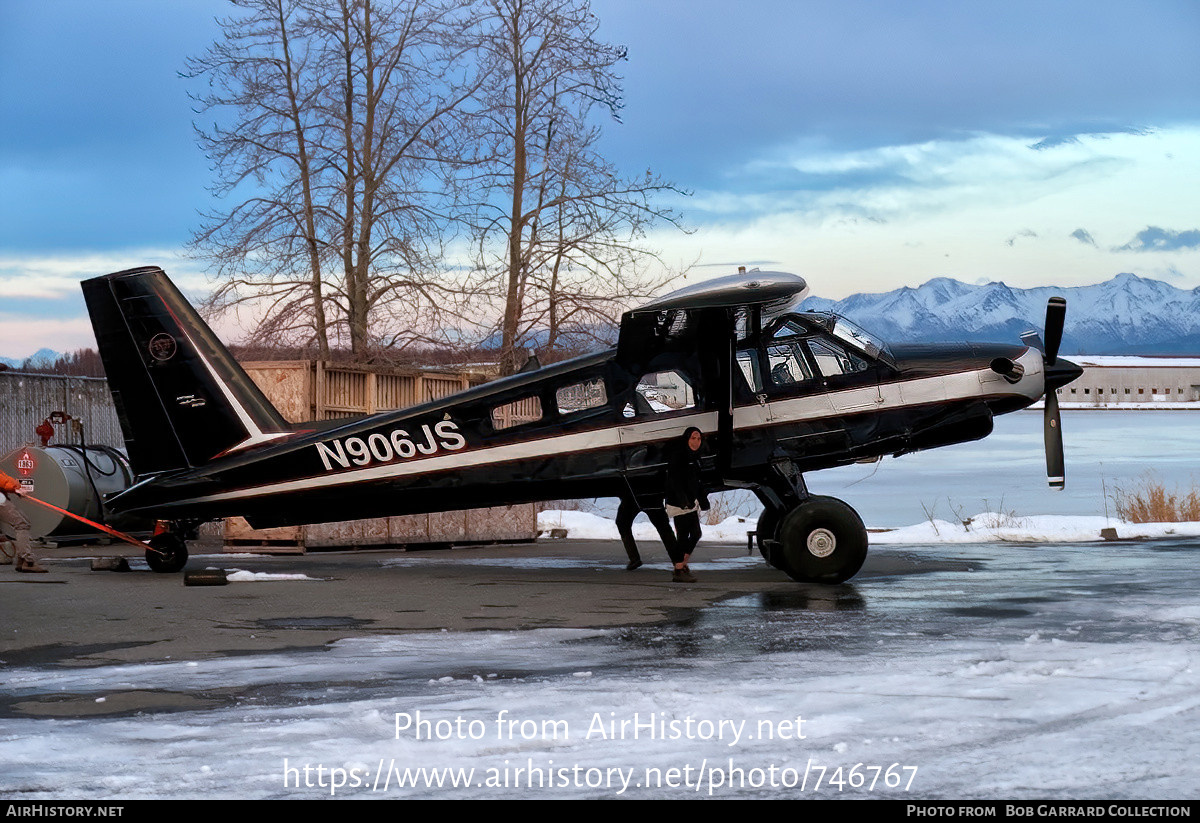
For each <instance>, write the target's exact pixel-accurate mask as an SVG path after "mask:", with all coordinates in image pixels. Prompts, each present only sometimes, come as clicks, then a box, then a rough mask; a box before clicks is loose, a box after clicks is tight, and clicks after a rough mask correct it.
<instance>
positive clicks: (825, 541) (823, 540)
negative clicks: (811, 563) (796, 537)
mask: <svg viewBox="0 0 1200 823" xmlns="http://www.w3.org/2000/svg"><path fill="white" fill-rule="evenodd" d="M806 546H807V548H808V552H809V554H811V555H813V556H814V557H828V556H829V555H831V554H833V550H834V549H836V548H837V538H836V537H834V535H833V532H831V531H830V530H829V529H813V530H812V531H811V532H809V534H808V540H807V541H806Z"/></svg>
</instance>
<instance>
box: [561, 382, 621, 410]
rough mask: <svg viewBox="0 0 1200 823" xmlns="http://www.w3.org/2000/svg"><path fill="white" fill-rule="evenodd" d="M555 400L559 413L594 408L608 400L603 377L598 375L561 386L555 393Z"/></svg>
mask: <svg viewBox="0 0 1200 823" xmlns="http://www.w3.org/2000/svg"><path fill="white" fill-rule="evenodd" d="M554 402H555V403H556V404H557V405H558V413H559V414H572V413H574V412H578V411H584V410H585V409H594V408H596V407H597V406H603V405H604V404H605V403H607V402H608V394H607V393H606V392H605V391H604V380H603V378H600V377H597V378H595V379H594V380H588V381H586V382H583V383H572V384H571V385H569V386H561V387H560V388H559V389H558V391H556V392H555V393H554Z"/></svg>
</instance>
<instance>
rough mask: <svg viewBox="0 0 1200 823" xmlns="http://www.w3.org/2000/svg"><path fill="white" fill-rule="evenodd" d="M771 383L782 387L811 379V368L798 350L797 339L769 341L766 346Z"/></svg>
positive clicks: (798, 343)
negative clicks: (779, 341) (778, 341)
mask: <svg viewBox="0 0 1200 823" xmlns="http://www.w3.org/2000/svg"><path fill="white" fill-rule="evenodd" d="M767 363H768V369H769V376H770V379H771V384H772V385H774V386H776V387H778V388H782V387H785V386H793V385H796V384H797V383H803V382H805V381H806V380H811V379H812V376H813V375H812V370H811V369H810V368H809V366H808V363H807V362H806V361H805V359H804V354H803V352H802V351H801V350H800V341H799V340H790V341H788V342H781V343H771V344H769V345H768V346H767Z"/></svg>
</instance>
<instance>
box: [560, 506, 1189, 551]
mask: <svg viewBox="0 0 1200 823" xmlns="http://www.w3.org/2000/svg"><path fill="white" fill-rule="evenodd" d="M757 519H758V518H757V516H755V517H740V516H733V517H730V518H727V519H726V520H724V521H722V522H721V523H718V524H716V525H711V526H704V527H703V530H704V535H703V536H702V537H701V538H700V539H701V542H706V541H707V542H710V543H741V544H744V543H745V542H746V532H747V531H749V530H753V529H754V527H755V523H756V522H757ZM643 520H644V516H641V515H639V518H638V520H637V521H635V522H634V526H633V536H634V537H635V538H636V539H637V540H639V541H641V540H657V539H658V534H657V532H655V531H654V526H652V525H651V524H650V523H649V522H642V521H643ZM538 528H539V529H541V530H542V531H545V532H548V531H550V530H552V529H565V530H566V532H567V534H566V536H567V537H571V538H579V539H585V540H617V539H619V535H618V534H617V525H616V523H615V522H613V521H612V520H608V519H606V518H603V517H600V516H598V515H594V514H589V513H587V512H578V511H558V510H551V511H544V512H542V513H541V514H539V515H538ZM1109 528H1111V529H1115V530H1116V535H1117V537H1118V538H1119V539H1122V540H1127V539H1147V538H1152V537H1172V536H1174V537H1196V536H1200V523H1128V522H1126V521H1124V520H1118V519H1116V518H1109V517H1087V516H1080V515H1051V514H1043V515H1031V516H1028V517H1021V516H1018V515H1015V514H1011V513H1002V512H982V513H980V514H977V515H975V516H973V517H971V518H969V519H968V520H967V522H965V523H964V522H962V521H958V522H949V521H946V520H940V519H933V520H928V521H926V522H924V523H917V524H915V525H912V526H906V527H904V528H899V529H889V530H886V531H875V532H873V533H872V534H871V537H870V542H871V544H872V545H901V544H913V543H994V542H997V541H1001V542H1012V543H1039V542H1042V543H1045V542H1058V543H1064V542H1090V541H1095V540H1100V539H1102V538H1101V535H1100V532H1101V530H1102V529H1109Z"/></svg>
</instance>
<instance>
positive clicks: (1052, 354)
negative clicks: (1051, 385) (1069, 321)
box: [1046, 297, 1067, 366]
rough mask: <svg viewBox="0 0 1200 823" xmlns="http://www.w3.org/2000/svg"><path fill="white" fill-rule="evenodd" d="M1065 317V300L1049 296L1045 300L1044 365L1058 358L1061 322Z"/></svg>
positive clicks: (1060, 341) (1051, 364)
mask: <svg viewBox="0 0 1200 823" xmlns="http://www.w3.org/2000/svg"><path fill="white" fill-rule="evenodd" d="M1066 318H1067V301H1066V300H1064V299H1063V298H1061V297H1051V298H1050V299H1049V300H1048V301H1047V302H1046V365H1047V366H1053V365H1054V361H1055V360H1057V359H1058V346H1059V344H1060V343H1062V335H1063V322H1064V321H1065V320H1066Z"/></svg>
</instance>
